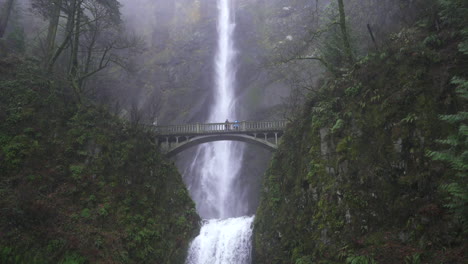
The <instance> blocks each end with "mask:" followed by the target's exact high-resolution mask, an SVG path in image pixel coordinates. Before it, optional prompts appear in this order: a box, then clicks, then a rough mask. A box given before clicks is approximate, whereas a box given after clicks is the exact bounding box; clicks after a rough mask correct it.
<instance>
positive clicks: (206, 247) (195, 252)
mask: <svg viewBox="0 0 468 264" xmlns="http://www.w3.org/2000/svg"><path fill="white" fill-rule="evenodd" d="M231 5H232V3H231V0H218V11H219V15H218V51H217V54H216V61H215V62H216V89H215V91H214V104H213V107H212V109H211V114H210V117H209V120H208V121H209V122H224V121H225V120H226V119H229V120H230V121H234V120H235V110H236V109H235V108H236V107H235V105H236V102H235V99H234V96H235V93H234V88H235V80H234V76H235V67H234V63H233V62H234V58H235V54H236V51H235V49H234V45H233V32H234V28H235V22H234V19H233V16H232V11H231ZM242 158H243V147H242V145H240V144H239V143H235V142H229V141H221V142H215V143H210V144H204V145H202V146H200V147H199V148H198V150H197V154H196V156H195V159H194V160H193V162H192V165H191V167H190V169H189V171H188V172H186V173H188V174H189V175H190V176H191V177H192V181H191V182H189V183H188V188H189V190H190V193H191V195H192V198H193V199H194V200H195V203H196V205H197V211H198V213H199V214H200V216H201V217H202V218H204V219H210V220H205V221H204V222H203V226H202V228H201V232H200V235H199V236H198V237H197V238H195V240H194V241H193V242H192V243H191V245H190V248H189V252H188V257H187V261H186V263H187V264H248V263H250V262H251V256H250V254H251V236H252V221H253V219H254V217H253V216H251V217H247V216H244V215H245V214H246V213H247V202H246V201H245V200H244V199H243V197H242V193H241V189H242V188H239V186H237V185H236V180H237V179H238V176H239V171H240V167H241V162H242ZM193 175H195V176H196V178H195V177H193Z"/></svg>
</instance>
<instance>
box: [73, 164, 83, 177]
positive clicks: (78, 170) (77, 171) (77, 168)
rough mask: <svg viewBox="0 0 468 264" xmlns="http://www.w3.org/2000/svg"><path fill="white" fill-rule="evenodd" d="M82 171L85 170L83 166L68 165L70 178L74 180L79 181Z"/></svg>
mask: <svg viewBox="0 0 468 264" xmlns="http://www.w3.org/2000/svg"><path fill="white" fill-rule="evenodd" d="M84 169H85V168H84V166H83V165H70V172H71V176H72V178H73V179H75V180H79V179H80V178H81V176H82V175H83V171H84Z"/></svg>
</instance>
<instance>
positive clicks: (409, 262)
mask: <svg viewBox="0 0 468 264" xmlns="http://www.w3.org/2000/svg"><path fill="white" fill-rule="evenodd" d="M405 264H421V254H420V253H415V254H413V255H411V256H407V257H406V258H405Z"/></svg>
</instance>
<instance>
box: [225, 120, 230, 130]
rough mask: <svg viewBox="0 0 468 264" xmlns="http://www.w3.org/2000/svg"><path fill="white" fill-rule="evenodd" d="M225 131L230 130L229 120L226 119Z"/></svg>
mask: <svg viewBox="0 0 468 264" xmlns="http://www.w3.org/2000/svg"><path fill="white" fill-rule="evenodd" d="M224 129H226V130H229V120H228V119H226V124H225V125H224Z"/></svg>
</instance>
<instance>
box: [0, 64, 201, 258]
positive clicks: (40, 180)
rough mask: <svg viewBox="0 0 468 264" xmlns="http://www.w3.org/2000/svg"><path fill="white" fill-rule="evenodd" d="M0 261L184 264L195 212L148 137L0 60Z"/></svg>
mask: <svg viewBox="0 0 468 264" xmlns="http://www.w3.org/2000/svg"><path fill="white" fill-rule="evenodd" d="M0 76H2V78H1V80H0V94H1V95H2V96H1V97H0V120H1V122H0V146H1V148H0V175H1V176H0V208H1V213H0V234H1V235H0V262H2V263H183V261H184V258H185V254H186V248H187V245H188V242H189V240H190V239H191V238H192V237H193V236H194V235H195V232H196V230H197V229H198V228H197V227H198V223H197V222H198V220H199V219H198V216H197V214H196V211H195V209H194V204H193V202H192V201H191V199H190V197H189V195H188V192H187V190H186V189H185V186H184V185H183V182H182V179H181V177H180V175H179V174H178V172H177V169H176V168H175V167H174V166H173V164H170V163H168V161H166V160H165V159H164V158H163V157H162V156H161V154H160V153H159V151H158V148H157V145H156V144H155V142H154V138H155V135H154V134H153V132H152V131H148V130H146V129H144V127H142V126H140V125H138V124H135V123H132V122H127V121H123V120H121V119H120V118H118V117H116V116H113V115H111V114H110V112H109V111H108V109H105V108H103V107H99V106H95V105H93V104H90V103H87V104H82V105H76V104H74V103H73V98H72V97H71V96H70V95H69V94H66V93H64V90H63V89H59V88H57V86H58V85H57V84H54V83H53V82H51V81H50V80H47V79H45V78H44V76H43V75H42V74H41V72H40V70H39V69H38V67H37V63H36V62H35V61H29V60H23V59H18V58H14V57H10V58H8V59H4V60H1V61H0Z"/></svg>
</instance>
